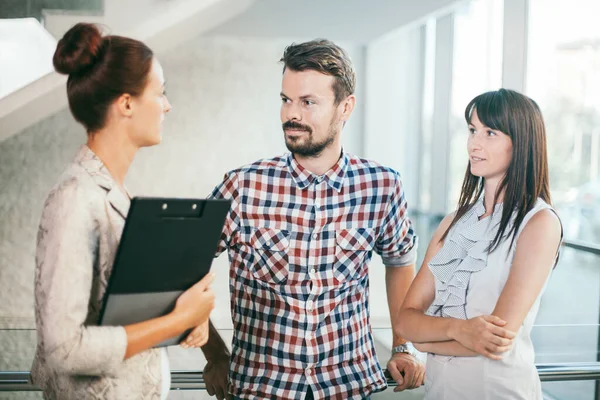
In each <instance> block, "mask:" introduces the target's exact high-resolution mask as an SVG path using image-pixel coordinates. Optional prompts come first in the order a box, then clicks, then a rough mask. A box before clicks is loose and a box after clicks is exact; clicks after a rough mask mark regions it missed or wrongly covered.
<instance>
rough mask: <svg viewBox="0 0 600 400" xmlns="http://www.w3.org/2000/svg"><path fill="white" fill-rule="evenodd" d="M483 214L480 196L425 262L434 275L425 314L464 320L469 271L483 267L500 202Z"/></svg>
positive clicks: (475, 270) (498, 222)
mask: <svg viewBox="0 0 600 400" xmlns="http://www.w3.org/2000/svg"><path fill="white" fill-rule="evenodd" d="M483 214H485V206H484V204H483V196H482V198H481V199H479V200H478V201H477V202H476V203H475V204H474V205H473V207H471V209H470V210H469V211H468V212H467V213H466V214H465V215H464V216H463V217H462V218H461V219H460V220H459V221H458V223H457V224H456V225H455V226H454V227H452V229H451V230H450V232H449V234H448V236H447V237H446V239H445V241H444V245H443V247H442V249H441V250H440V251H439V252H438V253H437V254H436V255H435V256H434V257H433V258H432V259H431V260H430V261H429V264H428V265H429V269H430V270H431V272H432V273H433V276H434V277H435V280H436V282H435V299H434V300H433V303H432V304H431V306H430V307H429V309H428V310H427V315H431V316H436V317H452V318H458V319H467V313H466V308H465V306H466V299H467V291H468V289H469V281H470V279H471V274H472V273H474V272H479V271H481V270H482V269H484V268H485V267H486V266H487V259H488V249H489V247H490V244H491V243H492V241H493V240H494V237H495V236H496V233H497V231H498V227H499V226H500V220H501V218H502V204H497V205H496V206H495V207H494V212H493V213H492V215H491V216H489V217H486V218H483V219H481V220H479V218H480V217H481V216H482V215H483Z"/></svg>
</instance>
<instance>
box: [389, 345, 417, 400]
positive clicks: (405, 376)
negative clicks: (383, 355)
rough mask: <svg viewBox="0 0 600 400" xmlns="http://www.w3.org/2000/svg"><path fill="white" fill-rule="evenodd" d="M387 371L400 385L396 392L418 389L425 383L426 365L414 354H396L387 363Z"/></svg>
mask: <svg viewBox="0 0 600 400" xmlns="http://www.w3.org/2000/svg"><path fill="white" fill-rule="evenodd" d="M387 369H388V371H389V373H390V375H391V376H392V379H394V380H395V381H396V383H397V384H398V386H397V387H396V388H395V389H394V392H401V391H403V390H406V389H415V388H418V387H420V386H421V385H422V384H423V382H424V381H425V365H424V364H423V363H422V362H421V361H419V360H417V358H416V357H415V356H413V355H412V354H408V353H396V354H394V355H393V356H392V358H390V361H388V363H387Z"/></svg>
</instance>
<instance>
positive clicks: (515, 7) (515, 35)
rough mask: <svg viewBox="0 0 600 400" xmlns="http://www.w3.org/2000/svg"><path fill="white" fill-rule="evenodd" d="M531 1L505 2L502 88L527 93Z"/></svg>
mask: <svg viewBox="0 0 600 400" xmlns="http://www.w3.org/2000/svg"><path fill="white" fill-rule="evenodd" d="M528 20H529V1H528V0H504V46H503V48H504V56H503V64H502V86H503V87H504V88H507V89H513V90H516V91H519V92H525V79H526V76H527V40H528V35H527V33H528V31H527V26H528Z"/></svg>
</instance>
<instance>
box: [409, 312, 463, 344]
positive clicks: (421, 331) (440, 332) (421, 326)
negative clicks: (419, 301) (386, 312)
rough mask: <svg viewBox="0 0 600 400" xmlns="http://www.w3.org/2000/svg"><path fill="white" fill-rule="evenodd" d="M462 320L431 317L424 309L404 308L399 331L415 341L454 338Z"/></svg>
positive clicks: (438, 340) (423, 341) (422, 341)
mask: <svg viewBox="0 0 600 400" xmlns="http://www.w3.org/2000/svg"><path fill="white" fill-rule="evenodd" d="M461 322H462V321H461V320H459V319H455V318H441V317H431V316H428V315H425V314H423V311H422V310H417V309H414V308H403V309H402V310H401V311H400V315H399V316H398V326H397V330H398V332H399V333H400V334H401V335H402V337H404V338H405V339H406V340H409V341H411V342H413V343H415V342H416V343H428V342H445V341H448V340H454V332H456V330H457V329H458V327H459V324H460V323H461Z"/></svg>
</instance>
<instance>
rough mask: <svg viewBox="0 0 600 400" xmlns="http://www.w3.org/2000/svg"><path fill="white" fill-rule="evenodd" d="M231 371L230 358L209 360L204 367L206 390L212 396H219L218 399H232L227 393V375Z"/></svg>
mask: <svg viewBox="0 0 600 400" xmlns="http://www.w3.org/2000/svg"><path fill="white" fill-rule="evenodd" d="M228 373H229V358H227V357H219V358H217V359H215V360H208V361H207V363H206V366H205V367H204V373H203V376H204V383H205V384H206V391H207V392H208V394H209V395H211V396H217V399H219V400H224V399H231V396H230V395H229V394H228V393H227V385H228V380H227V375H228Z"/></svg>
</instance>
